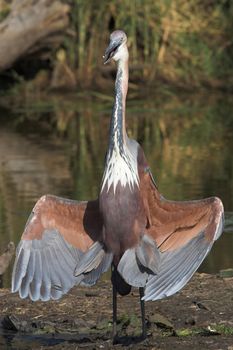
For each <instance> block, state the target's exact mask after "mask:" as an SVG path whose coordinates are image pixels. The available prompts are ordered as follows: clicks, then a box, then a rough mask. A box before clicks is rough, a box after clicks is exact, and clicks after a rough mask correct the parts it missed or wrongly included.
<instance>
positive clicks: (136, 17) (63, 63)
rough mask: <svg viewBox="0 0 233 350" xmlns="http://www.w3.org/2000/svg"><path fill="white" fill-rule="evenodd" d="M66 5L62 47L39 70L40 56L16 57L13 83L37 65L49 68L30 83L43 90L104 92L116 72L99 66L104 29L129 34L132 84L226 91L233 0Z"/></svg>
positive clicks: (230, 81)
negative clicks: (119, 30) (67, 13)
mask: <svg viewBox="0 0 233 350" xmlns="http://www.w3.org/2000/svg"><path fill="white" fill-rule="evenodd" d="M64 2H67V3H68V4H69V5H70V8H71V11H70V25H69V28H68V29H67V31H66V33H65V36H64V42H63V44H62V47H59V48H58V49H57V50H54V49H53V50H51V52H50V55H46V56H45V57H46V60H47V59H48V57H49V63H46V64H45V65H42V64H41V67H40V66H39V67H37V65H38V64H39V63H38V62H39V61H38V59H37V61H36V63H35V62H34V63H33V64H28V62H29V61H28V60H27V59H26V60H25V63H23V60H24V58H22V59H21V61H20V65H19V66H20V68H19V67H18V68H17V67H15V68H14V69H15V71H16V72H17V73H16V74H15V75H14V77H13V78H14V79H16V80H17V79H18V82H19V83H21V84H22V79H21V77H20V74H21V75H23V76H24V78H25V79H26V80H27V79H28V77H27V71H28V76H29V75H30V74H31V73H29V72H31V71H33V69H34V68H32V67H37V69H36V72H37V73H38V72H39V70H40V68H42V66H46V65H47V68H46V69H45V70H47V75H43V74H42V75H41V74H39V77H37V78H38V79H37V81H36V84H37V88H40V89H41V90H43V89H45V90H46V89H47V88H48V87H49V86H51V87H59V88H61V87H62V88H63V87H65V88H66V87H68V88H75V87H76V86H78V87H81V88H85V87H87V88H90V87H92V88H96V90H98V91H100V89H102V90H105V91H106V90H107V88H108V83H107V82H108V81H109V78H110V77H111V78H112V79H113V77H114V74H113V70H114V69H113V66H112V65H111V64H110V65H109V66H108V67H104V66H103V61H102V56H103V54H104V51H105V48H106V46H107V44H108V41H109V34H110V32H112V31H113V30H115V29H123V30H124V31H125V32H126V33H127V35H128V44H129V49H130V70H131V72H130V79H131V82H135V83H139V84H140V83H141V84H144V83H145V82H147V83H148V84H149V85H151V84H152V85H154V84H158V85H161V84H166V85H170V86H175V87H177V86H178V87H181V88H185V89H190V90H192V89H193V88H200V87H208V88H210V87H211V88H217V89H221V90H231V91H232V89H233V37H232V32H233V1H232V0H207V1H201V0H156V1H154V0H101V1H95V0H88V1H87V0H64ZM8 13H9V4H8V3H7V2H6V1H5V0H0V21H1V20H3V19H4V18H5V17H6V16H7V15H8ZM37 58H38V57H37ZM31 59H32V58H31ZM29 60H30V58H29ZM46 62H47V61H46ZM16 66H17V65H16ZM17 69H18V70H17ZM51 71H52V72H51ZM22 72H23V73H22ZM18 73H19V74H18ZM7 74H9V72H7ZM17 74H18V75H17ZM5 77H6V74H5V75H4V79H5ZM103 78H105V79H103ZM30 79H31V76H30ZM6 80H7V77H6Z"/></svg>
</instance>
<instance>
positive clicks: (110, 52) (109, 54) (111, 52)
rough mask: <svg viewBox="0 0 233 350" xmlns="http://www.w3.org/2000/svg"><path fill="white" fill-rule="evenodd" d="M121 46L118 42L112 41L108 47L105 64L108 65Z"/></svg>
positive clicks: (104, 57)
mask: <svg viewBox="0 0 233 350" xmlns="http://www.w3.org/2000/svg"><path fill="white" fill-rule="evenodd" d="M119 46H120V44H119V43H118V42H116V41H111V42H110V44H109V45H108V47H107V49H106V50H105V53H104V56H103V59H104V64H106V63H108V62H109V61H110V59H111V58H112V57H113V56H114V54H115V52H116V50H117V49H118V47H119Z"/></svg>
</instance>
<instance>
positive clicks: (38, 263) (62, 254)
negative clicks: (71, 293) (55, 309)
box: [12, 230, 83, 301]
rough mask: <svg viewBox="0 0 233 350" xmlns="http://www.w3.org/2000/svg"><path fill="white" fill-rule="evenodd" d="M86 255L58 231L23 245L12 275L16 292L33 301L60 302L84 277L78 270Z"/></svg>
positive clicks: (20, 245) (18, 251) (23, 241)
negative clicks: (75, 270)
mask: <svg viewBox="0 0 233 350" xmlns="http://www.w3.org/2000/svg"><path fill="white" fill-rule="evenodd" d="M82 254H83V253H82V252H81V251H78V249H76V248H74V247H72V246H71V245H70V244H69V243H67V242H66V241H65V240H64V238H63V237H62V236H61V235H60V233H59V232H58V231H56V230H51V231H45V232H44V234H43V237H42V239H41V240H33V241H27V240H22V241H21V242H20V243H19V246H18V249H17V253H16V259H15V264H14V269H13V274H12V292H17V291H19V294H20V297H21V298H26V297H27V296H30V298H31V299H32V300H34V301H35V300H39V299H41V300H49V299H58V298H60V297H61V296H62V295H63V294H64V293H66V292H67V291H68V290H69V289H70V288H71V287H72V286H74V285H75V284H78V283H80V281H81V280H82V279H83V276H82V275H81V276H79V277H75V276H74V269H75V267H76V266H77V264H78V261H79V259H80V257H81V256H82Z"/></svg>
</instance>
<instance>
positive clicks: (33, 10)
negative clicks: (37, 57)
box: [0, 0, 70, 72]
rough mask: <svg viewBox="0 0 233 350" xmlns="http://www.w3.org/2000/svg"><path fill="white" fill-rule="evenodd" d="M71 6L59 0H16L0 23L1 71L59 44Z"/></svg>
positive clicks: (67, 22)
mask: <svg viewBox="0 0 233 350" xmlns="http://www.w3.org/2000/svg"><path fill="white" fill-rule="evenodd" d="M69 10H70V7H69V6H68V5H67V4H64V3H62V2H60V1H59V0H14V1H13V2H12V4H11V5H10V11H9V14H8V16H7V17H6V18H5V19H4V20H3V21H2V22H1V23H0V72H1V71H4V70H6V69H8V68H10V67H12V66H13V64H14V63H15V62H16V61H17V60H19V59H20V58H22V57H23V56H26V55H27V54H31V53H32V52H33V53H35V52H38V51H41V50H42V49H43V50H44V49H49V48H51V47H52V48H54V45H55V46H56V47H58V45H59V44H60V43H61V42H62V40H63V36H64V31H65V29H66V28H67V26H68V24H69V16H68V14H69ZM48 43H49V45H50V47H48V46H49V45H48ZM53 43H54V45H53Z"/></svg>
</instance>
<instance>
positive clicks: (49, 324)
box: [0, 274, 233, 350]
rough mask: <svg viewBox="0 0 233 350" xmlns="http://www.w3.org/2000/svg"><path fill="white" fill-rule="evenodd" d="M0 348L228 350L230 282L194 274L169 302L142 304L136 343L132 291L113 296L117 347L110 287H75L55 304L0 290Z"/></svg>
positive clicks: (232, 319) (232, 317)
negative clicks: (142, 328) (144, 323)
mask: <svg viewBox="0 0 233 350" xmlns="http://www.w3.org/2000/svg"><path fill="white" fill-rule="evenodd" d="M0 310H1V328H0V348H4V347H5V348H8V349H56V350H58V349H59V350H60V349H82V348H86V349H112V348H114V349H122V348H126V347H127V349H131V348H132V349H156V350H159V349H161V350H162V349H166V350H167V349H171V348H173V349H188V348H191V349H218V350H220V349H224V350H225V349H227V350H232V349H233V278H221V277H219V276H213V275H208V274H196V275H195V276H194V277H193V279H192V280H191V282H190V283H188V285H187V286H186V287H185V288H184V289H183V290H182V291H181V292H180V293H178V294H176V295H175V296H173V297H170V298H167V299H164V300H161V301H156V302H147V303H146V318H147V326H148V330H147V333H148V337H147V339H146V340H144V341H141V340H140V338H138V336H139V335H140V326H141V323H140V322H141V320H140V309H139V297H138V291H137V290H136V289H134V290H133V291H132V293H131V295H129V296H127V297H123V298H122V297H118V317H119V324H118V329H119V336H120V339H119V341H120V344H117V345H114V346H113V345H112V343H111V326H112V325H111V320H112V319H111V317H112V310H111V285H110V282H109V281H100V282H99V283H98V284H97V285H96V286H94V287H92V288H84V287H77V288H76V287H75V288H73V289H72V290H71V292H70V293H69V294H68V295H67V296H65V297H63V298H62V299H61V300H59V301H51V302H47V303H42V302H36V303H33V302H31V301H30V300H21V299H20V298H19V297H18V295H15V294H10V292H9V290H6V289H3V290H1V291H0Z"/></svg>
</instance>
